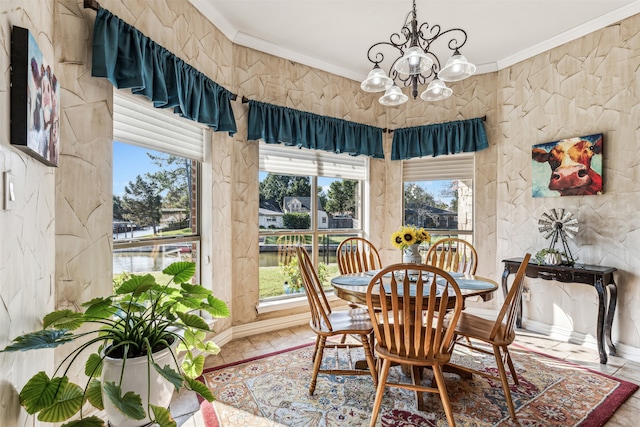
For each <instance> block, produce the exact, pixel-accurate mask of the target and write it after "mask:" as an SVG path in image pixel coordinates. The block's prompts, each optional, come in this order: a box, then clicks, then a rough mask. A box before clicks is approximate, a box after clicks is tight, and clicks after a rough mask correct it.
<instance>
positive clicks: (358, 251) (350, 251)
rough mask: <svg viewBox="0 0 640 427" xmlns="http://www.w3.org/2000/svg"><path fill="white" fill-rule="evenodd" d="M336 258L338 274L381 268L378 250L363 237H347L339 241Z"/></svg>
mask: <svg viewBox="0 0 640 427" xmlns="http://www.w3.org/2000/svg"><path fill="white" fill-rule="evenodd" d="M336 260H337V262H338V269H339V270H340V274H349V273H362V272H364V271H370V270H378V269H380V268H382V263H381V262H380V254H379V253H378V250H377V249H376V247H375V246H374V245H373V243H371V242H370V241H368V240H367V239H365V238H363V237H348V238H346V239H344V240H343V241H342V242H340V244H339V245H338V250H337V251H336Z"/></svg>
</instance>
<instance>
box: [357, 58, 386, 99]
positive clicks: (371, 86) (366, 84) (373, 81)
mask: <svg viewBox="0 0 640 427" xmlns="http://www.w3.org/2000/svg"><path fill="white" fill-rule="evenodd" d="M391 86H393V80H391V79H390V78H389V77H387V75H386V74H385V72H384V70H383V69H381V68H380V67H378V66H377V65H376V66H375V67H373V70H371V71H369V75H367V78H366V79H364V81H363V82H362V83H361V84H360V89H362V90H364V91H365V92H382V91H383V90H387V89H389V88H390V87H391Z"/></svg>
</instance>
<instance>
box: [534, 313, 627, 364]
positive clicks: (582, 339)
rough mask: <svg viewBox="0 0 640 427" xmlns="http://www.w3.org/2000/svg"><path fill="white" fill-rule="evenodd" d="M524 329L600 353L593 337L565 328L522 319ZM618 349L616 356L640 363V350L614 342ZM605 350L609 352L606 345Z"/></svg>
mask: <svg viewBox="0 0 640 427" xmlns="http://www.w3.org/2000/svg"><path fill="white" fill-rule="evenodd" d="M522 329H525V330H527V331H531V332H535V333H539V334H542V335H546V336H548V337H549V338H551V339H553V340H556V341H562V342H569V343H572V344H578V345H581V346H583V347H585V348H588V349H591V350H593V351H596V352H597V351H598V341H597V340H596V338H595V337H594V336H592V335H586V334H583V333H580V332H576V331H571V330H568V329H565V328H559V327H557V326H553V325H548V324H546V323H541V322H536V321H533V320H528V319H522ZM613 344H614V346H615V347H616V356H617V357H622V358H624V359H627V360H631V361H634V362H640V348H638V347H633V346H629V345H625V344H622V343H616V342H615V341H614V342H613ZM605 349H606V350H607V352H608V351H609V350H608V348H607V346H606V344H605Z"/></svg>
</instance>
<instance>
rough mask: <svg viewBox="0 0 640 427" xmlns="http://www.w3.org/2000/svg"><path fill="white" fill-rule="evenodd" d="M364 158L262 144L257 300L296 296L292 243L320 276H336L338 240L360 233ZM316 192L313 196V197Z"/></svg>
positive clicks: (326, 279)
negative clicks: (300, 247)
mask: <svg viewBox="0 0 640 427" xmlns="http://www.w3.org/2000/svg"><path fill="white" fill-rule="evenodd" d="M367 161H368V160H367V159H366V158H364V157H353V156H349V155H342V154H332V153H326V152H322V151H314V150H306V149H297V148H292V147H283V146H274V145H267V144H264V143H261V145H260V176H259V181H260V182H259V188H260V190H259V191H260V210H259V213H258V221H259V226H260V299H261V300H265V299H277V298H285V297H291V296H299V295H300V292H301V287H302V283H301V282H300V276H299V274H298V267H297V259H296V257H295V255H294V252H295V246H296V245H298V244H301V245H304V246H305V248H306V249H307V251H308V252H309V254H310V256H311V259H312V260H313V262H314V265H315V267H316V271H317V272H318V276H319V278H320V280H321V281H322V282H323V283H324V284H325V286H329V280H330V278H331V277H333V276H335V275H337V274H338V266H337V264H336V249H337V247H338V245H339V244H340V242H341V241H342V240H344V239H345V238H347V237H350V236H360V235H362V232H363V218H362V206H363V198H362V194H363V186H364V185H365V183H366V171H367ZM312 195H315V197H312Z"/></svg>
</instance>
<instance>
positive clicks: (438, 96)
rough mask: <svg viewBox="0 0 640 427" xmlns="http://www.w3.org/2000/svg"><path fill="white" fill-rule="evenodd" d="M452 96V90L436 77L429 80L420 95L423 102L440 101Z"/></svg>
mask: <svg viewBox="0 0 640 427" xmlns="http://www.w3.org/2000/svg"><path fill="white" fill-rule="evenodd" d="M452 94H453V90H452V89H451V88H449V87H447V85H446V84H445V83H444V82H443V81H442V80H440V79H439V78H438V77H437V76H436V78H435V79H433V80H431V83H429V86H427V89H426V90H425V91H424V92H422V93H421V94H420V98H421V99H423V100H424V101H442V100H443V99H447V98H448V97H450V96H451V95H452Z"/></svg>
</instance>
